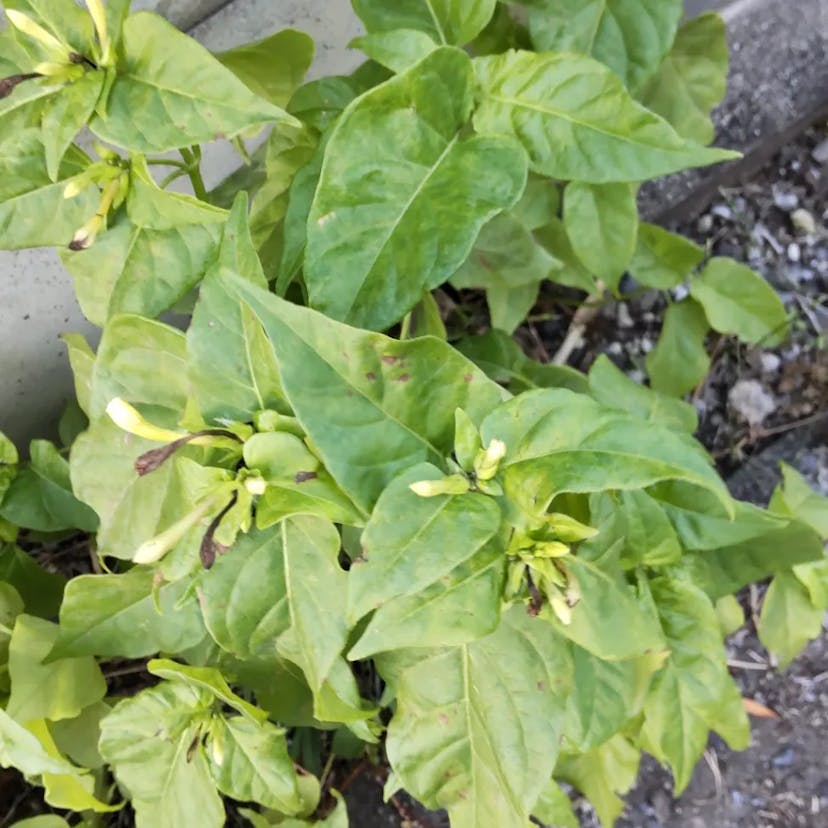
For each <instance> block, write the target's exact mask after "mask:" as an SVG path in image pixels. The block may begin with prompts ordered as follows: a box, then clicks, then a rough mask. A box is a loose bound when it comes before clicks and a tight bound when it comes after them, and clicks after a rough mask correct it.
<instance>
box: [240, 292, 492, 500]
mask: <svg viewBox="0 0 828 828" xmlns="http://www.w3.org/2000/svg"><path fill="white" fill-rule="evenodd" d="M229 285H230V283H229V282H228V286H229ZM232 287H233V289H234V290H235V292H236V293H237V295H238V296H239V297H240V298H241V299H242V300H243V301H245V302H246V303H247V304H248V305H249V306H250V308H251V310H252V311H253V312H254V313H255V314H256V316H257V317H258V318H259V319H260V321H261V322H262V324H263V325H264V328H265V331H266V332H267V334H268V336H269V337H270V340H271V342H272V343H273V347H274V352H275V353H276V355H277V359H278V360H279V370H280V374H281V379H282V387H283V389H284V392H285V396H286V397H287V399H288V402H289V403H290V406H291V408H292V409H293V411H294V412H295V415H296V417H297V418H298V420H299V422H300V423H301V425H302V427H303V428H304V429H305V431H306V432H307V434H308V437H309V438H310V441H311V443H312V444H313V446H314V449H315V452H316V453H317V454H318V455H319V457H320V458H321V460H322V462H323V464H324V465H325V467H326V468H327V470H328V471H329V472H330V474H331V476H332V477H333V478H334V480H335V481H336V482H337V483H338V484H339V485H340V486H341V487H342V490H343V491H344V492H345V493H346V494H347V495H348V496H349V497H350V498H351V499H352V500H353V502H354V503H355V504H356V505H357V506H358V507H360V508H361V509H363V510H364V511H366V512H368V511H370V509H371V507H372V505H373V504H374V502H375V501H376V499H377V497H379V495H380V493H381V492H382V490H383V489H384V488H385V487H386V485H387V484H388V483H389V482H390V481H391V480H392V479H393V478H394V477H396V476H397V475H398V474H399V473H400V472H402V471H404V470H405V469H407V468H410V467H411V466H413V465H414V464H415V463H417V462H420V461H424V460H425V461H432V462H440V461H441V460H442V458H444V457H446V456H447V455H448V454H449V453H450V452H451V448H452V445H453V438H454V411H455V410H456V409H457V408H462V409H464V410H465V411H466V412H467V413H468V414H469V416H471V417H472V419H475V420H479V418H480V417H481V416H482V415H483V414H484V413H486V412H487V411H489V410H491V409H492V408H493V407H494V406H495V405H496V404H497V402H498V401H499V400H500V399H501V395H502V391H501V389H499V388H498V387H497V386H496V385H495V384H494V383H492V382H490V381H489V380H488V379H486V377H485V376H484V375H483V374H482V373H481V372H480V371H478V370H477V369H476V368H475V367H474V365H473V364H472V363H470V362H468V361H467V360H466V359H465V358H464V357H462V356H461V355H460V354H458V353H457V352H456V351H455V350H454V349H453V348H451V347H450V346H449V345H448V344H446V343H445V342H441V341H440V340H437V339H434V338H432V337H425V338H423V339H417V340H413V341H407V342H400V341H397V340H393V339H388V338H386V337H384V336H382V335H381V334H373V333H367V332H364V331H357V330H355V329H353V328H349V327H347V326H345V325H341V324H339V323H337V322H334V321H333V320H330V319H327V318H325V317H324V316H322V315H321V314H318V313H316V312H314V311H312V310H309V309H307V308H301V307H297V306H295V305H291V304H290V303H288V302H285V301H283V300H281V299H279V298H277V297H275V296H272V295H269V294H267V293H265V292H263V291H259V290H257V289H255V288H254V287H252V286H249V285H247V284H245V283H243V282H241V281H238V280H234V281H233V283H232Z"/></svg>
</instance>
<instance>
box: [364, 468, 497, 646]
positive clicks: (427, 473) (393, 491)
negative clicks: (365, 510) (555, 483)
mask: <svg viewBox="0 0 828 828" xmlns="http://www.w3.org/2000/svg"><path fill="white" fill-rule="evenodd" d="M442 477H443V473H442V472H441V471H440V470H439V469H437V468H435V467H434V466H432V465H430V464H428V463H420V464H418V465H417V466H414V467H413V468H411V469H409V470H407V471H406V472H405V473H404V474H402V475H400V476H399V477H397V478H396V479H395V480H393V481H392V482H391V484H390V485H389V486H388V488H387V489H385V491H384V492H383V493H382V495H381V496H380V498H379V500H378V501H377V504H376V506H375V507H374V511H373V513H372V515H371V519H370V521H369V522H368V525H367V526H366V527H365V531H364V532H363V533H362V539H361V547H362V555H361V558H360V559H358V561H357V562H356V563H355V564H354V565H353V567H352V568H351V571H350V573H349V576H348V618H349V620H350V622H351V623H352V624H354V623H356V622H357V621H358V620H359V619H360V618H362V617H363V616H364V615H366V614H367V613H368V612H370V611H371V610H375V609H379V608H380V607H382V606H383V605H384V604H385V603H387V602H388V601H390V600H391V599H393V598H396V597H398V596H406V595H416V594H417V593H418V592H421V591H423V590H425V589H427V588H428V587H430V586H433V585H434V584H437V583H439V582H441V580H442V579H443V578H445V577H446V576H448V575H449V574H450V573H451V572H452V570H453V569H455V567H457V566H458V565H460V564H462V563H464V562H466V561H468V560H469V559H470V558H473V557H474V556H475V555H476V554H477V553H478V552H479V551H480V550H481V549H483V548H484V547H485V546H486V545H487V544H488V543H489V541H491V540H492V538H493V537H494V536H495V533H496V532H497V531H498V528H499V526H500V520H501V516H500V510H499V509H498V507H497V504H496V503H495V501H494V500H493V499H492V498H490V497H487V496H485V495H482V494H476V493H469V494H465V495H456V496H451V495H442V496H438V497H420V496H419V495H416V494H414V492H412V491H411V489H410V488H409V485H410V484H411V483H416V482H418V481H421V480H439V479H440V478H442ZM426 646H427V645H426Z"/></svg>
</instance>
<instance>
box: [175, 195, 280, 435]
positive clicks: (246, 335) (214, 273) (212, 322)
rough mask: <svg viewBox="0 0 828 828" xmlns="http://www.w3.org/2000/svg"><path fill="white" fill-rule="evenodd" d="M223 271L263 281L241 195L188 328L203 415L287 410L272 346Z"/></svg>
mask: <svg viewBox="0 0 828 828" xmlns="http://www.w3.org/2000/svg"><path fill="white" fill-rule="evenodd" d="M225 272H228V273H237V274H239V275H240V276H242V277H243V278H246V279H249V280H250V281H251V282H252V283H253V284H257V285H259V286H260V287H263V288H264V287H266V286H267V281H266V280H265V278H264V273H262V270H261V265H260V264H259V259H258V257H257V256H256V251H255V250H254V249H253V242H252V240H251V239H250V231H249V228H248V226H247V199H246V198H245V197H244V196H243V195H242V196H240V197H239V198H238V199H237V200H236V201H235V203H234V205H233V210H232V213H231V215H230V218H229V219H228V222H227V224H226V225H225V228H224V238H223V240H222V242H221V246H220V247H219V254H218V260H217V261H216V263H215V264H214V265H213V267H212V268H211V270H210V272H209V273H208V274H207V277H206V278H205V280H204V282H203V283H202V285H201V290H200V293H199V301H198V304H197V305H196V307H195V311H194V312H193V318H192V322H191V323H190V327H189V329H188V330H187V355H188V360H187V365H188V370H189V375H190V378H191V379H192V382H193V386H194V388H195V391H196V395H197V397H198V400H199V404H200V409H201V413H202V416H203V417H204V418H205V419H206V420H208V421H210V422H220V421H232V420H236V421H240V422H248V421H250V420H251V419H252V417H253V414H255V413H256V412H258V411H263V410H265V409H278V410H281V411H283V412H286V410H287V409H286V404H285V402H284V398H283V396H282V392H281V387H280V384H279V369H278V366H277V364H276V358H275V356H274V354H273V349H272V348H271V345H270V343H269V342H268V340H267V338H266V337H265V335H264V331H263V330H262V326H261V323H260V322H259V321H258V320H257V319H256V318H255V317H254V316H253V314H252V313H251V312H250V310H249V309H248V308H247V307H246V306H245V305H243V304H242V303H241V302H239V300H238V299H236V298H235V297H234V296H233V295H232V294H230V293H228V292H227V290H226V289H225V287H224V285H223V284H222V282H221V281H220V278H219V277H220V276H221V274H222V273H225Z"/></svg>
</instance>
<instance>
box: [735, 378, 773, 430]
mask: <svg viewBox="0 0 828 828" xmlns="http://www.w3.org/2000/svg"><path fill="white" fill-rule="evenodd" d="M727 401H728V403H730V407H731V408H732V409H733V410H734V411H735V412H736V413H737V414H738V415H739V416H740V417H741V418H742V419H743V420H744V421H745V422H746V423H748V425H751V426H758V425H761V424H762V423H763V422H764V420H765V419H766V418H767V417H768V416H769V415H770V414H773V412H774V411H776V401H775V400H774V398H773V397H772V396H771V395H770V394H768V392H767V391H766V390H765V389H764V388H763V387H762V384H761V383H760V382H757V381H756V380H739V382H737V383H736V384H735V385H734V386H733V387H732V388H731V389H730V393H729V394H728V395H727Z"/></svg>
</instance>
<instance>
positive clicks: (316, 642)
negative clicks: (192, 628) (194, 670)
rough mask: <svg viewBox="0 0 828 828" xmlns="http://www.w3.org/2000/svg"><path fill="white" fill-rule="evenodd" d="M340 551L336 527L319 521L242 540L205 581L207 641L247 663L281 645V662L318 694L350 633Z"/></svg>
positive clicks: (304, 520) (302, 520)
mask: <svg viewBox="0 0 828 828" xmlns="http://www.w3.org/2000/svg"><path fill="white" fill-rule="evenodd" d="M339 547H340V541H339V536H338V533H337V532H336V530H335V529H334V527H333V525H332V524H331V523H329V522H327V521H324V520H321V519H319V518H315V517H299V518H287V519H285V520H284V521H282V523H280V524H279V525H278V526H276V527H273V528H271V529H268V530H265V531H261V530H260V531H254V532H251V533H250V534H248V535H247V536H246V537H244V538H242V539H241V540H240V541H239V542H238V543H237V544H236V545H235V546H234V547H233V548H232V549H231V550H230V552H228V553H226V554H225V555H223V556H221V557H220V558H219V559H218V560H217V561H216V563H215V565H214V566H213V568H212V569H211V570H210V572H208V573H207V574H206V575H205V576H204V577H203V579H202V583H201V607H202V612H203V613H204V620H205V623H206V625H207V628H208V630H209V631H210V634H211V635H212V636H213V638H215V640H216V642H217V643H218V644H219V645H220V646H221V647H223V648H224V649H226V650H228V651H229V652H232V653H234V654H236V655H238V656H240V657H242V658H247V657H250V656H254V655H256V654H258V653H261V652H263V651H264V650H265V649H266V648H272V647H273V646H274V644H277V642H278V644H277V646H278V650H279V653H280V655H282V656H283V657H285V658H289V659H290V660H291V661H293V662H294V663H296V664H297V665H299V666H300V667H301V668H302V670H303V671H304V673H305V675H306V677H307V679H308V682H309V684H310V685H311V687H312V688H313V689H314V690H319V689H320V688H321V686H322V684H323V682H324V681H325V679H326V678H327V677H328V675H329V674H330V672H331V670H332V668H333V664H334V662H335V661H336V659H337V658H338V656H339V655H340V653H341V652H342V649H343V648H344V646H345V641H346V638H347V634H348V627H347V623H346V621H345V608H346V604H345V602H346V600H347V576H346V574H345V572H344V571H343V570H342V569H341V568H340V566H339V563H338V560H337V555H338V552H339Z"/></svg>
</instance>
